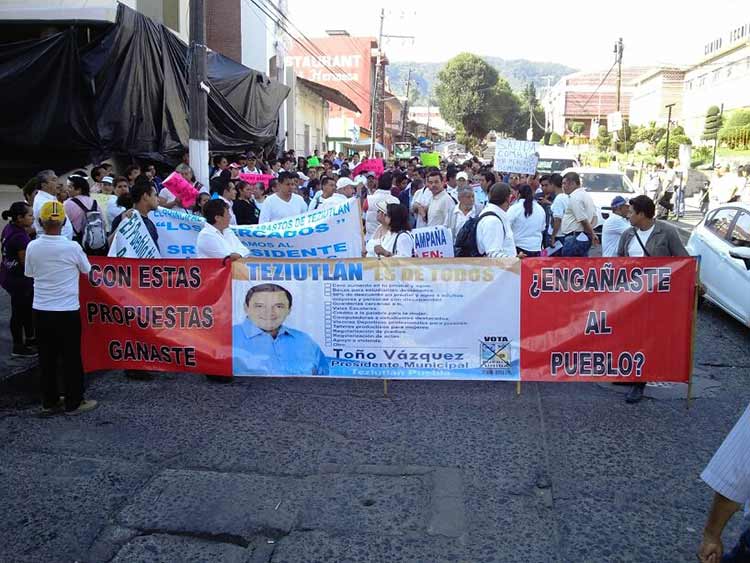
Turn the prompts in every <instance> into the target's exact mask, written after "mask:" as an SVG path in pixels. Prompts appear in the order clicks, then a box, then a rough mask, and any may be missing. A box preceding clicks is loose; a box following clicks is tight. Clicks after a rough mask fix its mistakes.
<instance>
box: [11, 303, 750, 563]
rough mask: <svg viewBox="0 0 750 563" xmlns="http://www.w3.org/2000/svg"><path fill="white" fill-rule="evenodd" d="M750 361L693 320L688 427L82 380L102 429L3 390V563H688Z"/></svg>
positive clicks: (301, 393) (405, 401)
mask: <svg viewBox="0 0 750 563" xmlns="http://www.w3.org/2000/svg"><path fill="white" fill-rule="evenodd" d="M3 310H6V311H7V299H6V297H5V296H4V295H3V296H2V298H0V312H2V311H3ZM5 318H7V316H6V317H5ZM3 322H4V321H3ZM2 332H4V331H3V330H0V333H2ZM748 344H750V333H749V332H748V329H747V328H744V327H741V326H740V325H739V323H736V322H734V321H732V320H731V319H729V318H728V317H727V316H726V315H724V314H723V313H722V312H721V311H719V310H717V309H715V308H713V307H710V306H707V307H706V308H704V309H702V310H701V312H700V317H699V326H698V343H697V353H696V366H697V368H699V369H700V372H701V375H702V376H703V377H704V378H705V379H708V380H710V381H711V382H712V384H711V385H709V386H708V387H710V388H711V389H712V390H711V392H710V393H707V394H705V395H704V396H703V397H702V398H698V399H696V400H695V401H694V402H693V405H692V408H690V409H689V410H687V409H686V404H685V401H684V400H682V399H678V398H675V397H672V398H664V399H663V400H661V399H647V400H645V401H644V402H642V403H641V404H639V405H636V406H631V405H626V404H625V403H624V402H623V400H622V397H621V396H620V395H619V394H618V393H613V392H611V391H610V390H609V389H605V388H602V387H600V386H598V385H591V384H578V385H576V384H557V385H556V384H524V385H523V387H522V393H521V395H520V396H517V395H516V393H515V385H514V384H511V383H481V382H439V381H437V382H391V384H390V385H389V396H388V397H387V398H386V397H384V396H383V386H382V384H381V383H380V382H377V381H356V380H313V379H249V378H248V379H238V380H236V381H235V382H234V383H232V384H229V385H221V384H215V383H211V382H209V381H208V380H206V379H205V378H203V377H200V376H193V375H184V374H164V375H160V376H158V377H157V378H156V379H154V380H153V381H130V380H127V379H125V378H124V376H123V375H122V373H120V372H108V373H100V374H96V375H93V376H91V377H90V378H89V392H88V394H89V396H90V397H91V398H95V399H97V400H99V401H101V407H100V408H99V409H97V410H95V411H93V412H92V413H89V414H87V415H83V416H79V417H65V416H57V417H53V418H50V419H42V418H39V417H38V416H37V415H36V412H37V399H36V396H35V395H34V381H35V379H34V375H33V374H29V373H25V374H24V373H21V374H17V375H15V376H12V377H8V378H6V379H5V380H4V381H3V382H0V561H2V562H9V563H10V562H13V563H25V562H41V561H45V562H48V561H54V562H68V561H83V562H104V561H114V562H118V563H124V562H139V563H140V562H157V561H159V562H180V563H181V562H187V561H196V562H207V561H211V562H213V561H219V562H221V561H227V562H249V563H259V562H263V563H265V562H268V561H270V562H273V563H306V562H324V561H335V562H344V561H351V562H372V563H375V562H378V563H381V562H382V563H391V562H396V561H409V562H425V563H436V562H446V563H448V562H466V563H481V562H496V561H497V562H505V561H510V562H516V561H519V562H521V561H523V562H540V563H541V562H544V563H547V562H576V563H578V562H589V561H590V562H597V563H598V562H605V561H606V562H608V561H612V562H623V561H628V562H630V561H633V562H636V561H637V562H641V561H644V562H646V561H648V562H656V561H658V562H672V561H675V562H678V561H692V560H693V559H694V555H693V554H694V551H695V549H696V547H697V545H698V542H699V539H700V531H701V529H702V526H703V523H704V519H705V513H706V510H707V507H708V505H709V502H710V497H711V494H710V491H709V490H708V489H707V487H706V486H705V485H704V484H703V483H702V482H701V481H700V480H699V479H698V475H699V473H700V471H701V469H702V468H703V467H704V465H705V464H706V462H707V461H708V460H709V459H710V457H711V455H712V454H713V452H714V450H715V449H716V448H717V447H718V445H719V443H720V442H721V440H722V439H723V437H724V435H725V434H726V432H727V431H728V429H729V428H730V427H731V426H732V425H733V424H734V421H735V420H736V418H737V417H738V416H739V414H740V413H741V412H742V410H743V409H744V407H745V406H746V405H747V403H748V401H749V400H750V386H749V385H748V368H750V353H749V346H748ZM6 345H7V343H6ZM3 350H4V349H3ZM665 353H669V351H668V350H665ZM740 525H741V523H740V521H739V518H737V517H735V518H734V519H733V521H732V523H731V524H730V527H729V529H728V531H727V534H726V536H725V541H726V543H727V544H731V543H732V542H733V541H734V539H736V537H737V535H738V533H739V530H740Z"/></svg>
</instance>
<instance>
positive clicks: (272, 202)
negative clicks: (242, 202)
mask: <svg viewBox="0 0 750 563" xmlns="http://www.w3.org/2000/svg"><path fill="white" fill-rule="evenodd" d="M296 178H297V175H296V174H294V173H293V172H286V171H284V172H280V173H279V183H278V185H277V187H276V193H275V194H273V195H270V196H268V197H267V198H266V199H265V200H264V201H263V207H262V208H261V210H260V219H259V223H269V222H271V221H278V220H279V219H284V218H286V217H293V216H295V215H302V214H303V213H307V204H305V200H304V199H303V198H302V196H299V195H297V194H295V193H292V192H293V190H294V185H295V181H296Z"/></svg>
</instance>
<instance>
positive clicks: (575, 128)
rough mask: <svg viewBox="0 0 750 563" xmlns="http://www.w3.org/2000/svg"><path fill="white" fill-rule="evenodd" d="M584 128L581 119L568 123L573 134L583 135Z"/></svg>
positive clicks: (584, 125)
mask: <svg viewBox="0 0 750 563" xmlns="http://www.w3.org/2000/svg"><path fill="white" fill-rule="evenodd" d="M585 128H586V124H585V123H584V122H583V121H571V122H570V123H568V129H570V130H571V131H572V132H573V134H575V135H579V136H580V135H583V130H584V129H585Z"/></svg>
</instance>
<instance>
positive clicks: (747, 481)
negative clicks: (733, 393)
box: [698, 406, 750, 563]
mask: <svg viewBox="0 0 750 563" xmlns="http://www.w3.org/2000/svg"><path fill="white" fill-rule="evenodd" d="M701 479H703V481H705V483H706V484H707V485H708V486H709V487H711V488H712V489H713V490H714V500H713V503H712V504H711V511H710V512H709V515H708V519H707V521H706V526H705V528H704V530H703V541H702V542H701V546H700V548H699V549H698V558H699V559H700V560H701V562H702V563H720V562H721V563H745V562H748V561H750V528H748V529H747V530H745V532H744V533H743V534H742V535H741V536H740V541H739V542H737V545H736V546H735V547H734V549H733V550H732V551H731V552H730V553H728V554H726V555H725V556H724V557H723V558H722V553H723V551H724V546H723V545H722V543H721V533H722V532H723V531H724V527H725V526H726V524H727V522H729V519H730V518H731V517H732V515H733V514H734V513H735V512H737V511H738V510H739V509H740V507H741V506H742V505H743V504H744V505H745V507H746V508H748V506H749V505H750V406H748V407H747V409H745V412H744V414H743V415H742V416H741V417H740V419H739V420H738V421H737V424H735V425H734V428H732V430H731V432H729V435H728V436H727V437H726V438H725V439H724V442H723V443H722V444H721V446H720V447H719V449H718V450H717V451H716V453H715V454H714V457H713V458H711V461H710V462H709V464H708V465H707V466H706V469H704V470H703V473H701Z"/></svg>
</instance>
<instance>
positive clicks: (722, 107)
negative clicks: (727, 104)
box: [711, 103, 724, 170]
mask: <svg viewBox="0 0 750 563" xmlns="http://www.w3.org/2000/svg"><path fill="white" fill-rule="evenodd" d="M723 115H724V103H722V104H721V111H719V129H721V118H722V116H723ZM718 146H719V132H718V131H716V138H715V139H714V157H713V159H712V160H711V170H714V169H715V168H716V148H717V147H718Z"/></svg>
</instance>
